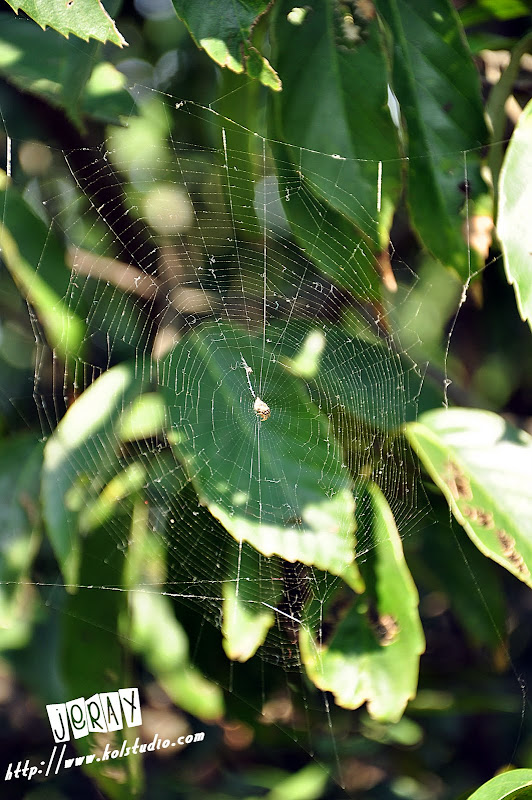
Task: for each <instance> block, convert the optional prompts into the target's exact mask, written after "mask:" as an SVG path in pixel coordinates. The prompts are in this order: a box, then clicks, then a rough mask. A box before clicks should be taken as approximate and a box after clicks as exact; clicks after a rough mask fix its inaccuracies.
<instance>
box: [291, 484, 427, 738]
mask: <svg viewBox="0 0 532 800" xmlns="http://www.w3.org/2000/svg"><path fill="white" fill-rule="evenodd" d="M357 520H358V523H359V530H360V535H361V536H362V534H363V532H365V533H367V534H368V535H370V536H371V537H372V540H373V546H372V549H370V551H369V553H368V562H367V566H366V569H365V570H364V573H363V574H364V578H365V579H366V585H367V586H368V590H367V592H366V593H364V594H362V595H360V596H358V597H357V598H356V599H354V600H353V601H352V603H351V605H350V606H349V607H348V609H347V611H345V613H344V614H343V615H342V617H341V619H340V621H339V622H338V623H337V626H336V628H335V630H334V632H333V634H332V636H331V639H330V640H329V641H327V642H325V643H324V644H321V643H320V642H317V641H315V640H314V638H313V636H312V633H311V630H309V628H308V627H306V626H304V625H303V626H302V628H301V632H300V646H301V656H302V659H303V663H304V664H305V668H306V670H307V673H308V675H309V677H310V678H311V680H312V681H313V682H314V683H315V684H316V686H318V687H319V688H320V689H322V690H323V691H329V692H332V693H333V695H334V697H335V700H336V703H337V704H338V705H340V706H342V707H344V708H358V707H359V706H360V705H362V703H364V702H367V707H368V711H369V713H370V715H371V716H372V717H373V718H375V719H378V720H381V721H387V722H395V721H397V720H398V719H400V717H401V715H402V713H403V711H404V709H405V707H406V704H407V702H408V700H409V699H411V698H413V697H414V695H415V692H416V686H417V677H418V667H419V656H420V654H421V653H422V652H423V650H424V648H425V641H424V637H423V630H422V628H421V622H420V620H419V614H418V610H417V606H418V595H417V590H416V587H415V584H414V582H413V580H412V577H411V575H410V572H409V570H408V567H407V565H406V562H405V559H404V555H403V548H402V544H401V537H400V535H399V532H398V530H397V527H396V525H395V521H394V518H393V515H392V512H391V510H390V507H389V506H388V503H387V501H386V499H385V498H384V496H383V495H382V493H381V492H380V490H379V489H378V488H377V486H375V485H374V484H372V485H370V486H368V489H367V493H366V494H365V495H362V496H360V497H359V498H358V502H357Z"/></svg>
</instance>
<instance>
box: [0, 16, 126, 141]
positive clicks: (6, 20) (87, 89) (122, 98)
mask: <svg viewBox="0 0 532 800" xmlns="http://www.w3.org/2000/svg"><path fill="white" fill-rule="evenodd" d="M0 19H1V25H0V73H1V74H3V75H4V76H5V78H6V79H7V80H8V81H10V82H11V83H13V84H14V85H15V86H17V87H18V88H19V89H22V91H25V92H31V93H32V94H36V95H38V96H39V97H44V98H45V99H46V100H47V101H48V102H49V103H51V104H52V105H54V106H58V107H59V108H62V109H64V110H65V111H66V113H67V115H68V116H69V118H70V119H71V120H72V122H73V123H74V124H75V125H77V126H78V127H81V124H82V121H81V120H82V116H83V115H84V114H88V115H89V116H92V117H94V118H95V119H99V120H101V121H103V122H115V123H119V122H120V121H121V119H123V118H124V117H128V116H130V115H131V113H132V112H133V111H134V110H135V103H134V101H133V99H132V97H131V95H130V94H129V92H127V90H126V88H125V87H126V78H125V76H124V75H123V74H122V73H121V72H119V71H118V70H117V69H116V67H114V66H113V65H112V64H109V63H107V62H98V63H96V64H94V61H95V57H96V53H97V49H98V47H99V46H98V45H96V43H94V42H90V43H88V44H83V43H81V42H79V41H77V42H75V41H68V40H66V39H64V38H63V37H62V36H60V35H59V34H58V33H55V32H54V31H46V32H45V31H42V30H39V28H37V27H36V26H35V25H34V24H33V23H32V22H30V21H29V20H23V19H20V20H18V19H16V18H14V17H12V16H11V15H7V14H2V15H0Z"/></svg>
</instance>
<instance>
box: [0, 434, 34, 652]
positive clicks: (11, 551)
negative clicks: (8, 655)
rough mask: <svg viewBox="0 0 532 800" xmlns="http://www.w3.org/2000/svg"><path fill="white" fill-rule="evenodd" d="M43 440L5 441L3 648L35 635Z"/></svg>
mask: <svg viewBox="0 0 532 800" xmlns="http://www.w3.org/2000/svg"><path fill="white" fill-rule="evenodd" d="M42 450H43V447H42V443H40V442H38V441H37V439H36V437H35V435H34V434H31V433H30V434H19V435H17V436H15V437H13V438H11V439H3V440H2V441H1V442H0V648H2V647H14V646H17V644H25V643H26V642H27V639H28V638H29V635H30V623H31V620H30V616H31V607H32V604H31V602H30V600H31V598H30V597H29V593H30V589H31V587H28V586H26V585H25V584H26V582H27V581H29V580H30V576H29V571H30V568H31V565H32V563H33V560H34V558H35V556H36V554H37V550H38V547H39V542H40V525H39V508H38V504H37V503H36V500H35V498H36V497H37V496H38V491H39V480H40V469H41V463H42Z"/></svg>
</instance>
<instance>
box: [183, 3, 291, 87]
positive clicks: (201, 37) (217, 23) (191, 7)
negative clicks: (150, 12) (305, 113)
mask: <svg viewBox="0 0 532 800" xmlns="http://www.w3.org/2000/svg"><path fill="white" fill-rule="evenodd" d="M172 2H173V4H174V8H175V10H176V12H177V14H178V15H179V17H180V18H181V19H182V20H183V22H184V23H185V25H186V26H187V28H188V29H189V31H190V35H191V36H192V38H193V39H194V41H195V42H196V44H197V45H198V47H201V48H202V49H203V50H205V52H206V53H207V54H208V55H209V56H210V57H211V58H212V60H213V61H216V63H217V64H219V65H220V66H221V67H227V68H228V69H230V70H232V71H233V72H244V71H245V72H246V73H247V74H248V75H249V77H250V78H256V79H257V80H259V81H260V82H261V83H263V84H264V85H265V86H268V87H269V88H270V89H274V90H275V91H279V90H280V89H281V82H280V80H279V76H278V75H277V73H276V72H275V70H274V69H273V68H272V66H271V65H270V63H269V62H268V61H267V59H266V58H264V56H263V55H261V53H259V51H258V50H257V48H256V47H254V46H253V45H252V44H251V34H252V30H253V28H254V26H255V25H256V24H257V21H258V20H259V18H260V17H261V16H262V14H264V13H265V11H266V10H267V9H268V6H269V3H268V2H267V0H252V2H246V0H232V2H231V3H217V2H213V0H172Z"/></svg>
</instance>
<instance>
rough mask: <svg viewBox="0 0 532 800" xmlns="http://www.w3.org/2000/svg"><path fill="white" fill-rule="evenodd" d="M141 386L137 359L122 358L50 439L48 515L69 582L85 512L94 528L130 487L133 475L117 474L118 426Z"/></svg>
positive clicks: (45, 487)
mask: <svg viewBox="0 0 532 800" xmlns="http://www.w3.org/2000/svg"><path fill="white" fill-rule="evenodd" d="M140 386H141V383H140V380H139V379H138V377H137V374H136V370H135V366H134V365H131V364H120V365H118V366H116V367H113V368H111V369H110V370H108V371H107V372H104V373H103V375H101V377H100V378H98V380H96V381H95V382H94V383H93V384H92V385H91V386H89V388H88V389H86V391H85V392H83V394H82V395H81V396H80V397H79V398H78V399H77V400H76V401H75V402H74V403H73V404H72V406H71V407H70V408H69V409H68V411H67V413H66V414H65V416H64V417H63V419H62V420H61V422H60V423H59V425H58V426H57V428H56V429H55V431H54V432H53V434H52V436H51V437H50V438H49V439H48V441H47V443H46V446H45V449H44V468H43V476H42V489H41V491H42V502H43V515H44V521H45V524H46V526H47V529H48V536H49V538H50V541H51V543H52V546H53V548H54V551H55V554H56V557H57V559H58V561H59V564H60V566H61V570H62V572H63V577H64V579H65V582H66V583H67V584H75V583H77V582H78V578H77V575H78V569H79V559H80V547H81V544H80V528H79V522H80V519H79V515H80V512H81V513H82V515H83V518H84V520H85V529H86V530H89V529H90V528H91V527H92V526H93V525H94V524H97V523H98V522H100V523H101V522H103V521H104V519H106V518H107V517H108V516H109V515H110V513H111V512H112V511H113V510H114V508H115V507H116V504H117V503H118V502H119V501H120V499H121V497H122V496H124V493H127V491H128V487H127V486H125V487H124V483H126V484H127V482H128V480H129V478H128V476H127V475H126V476H125V477H124V476H123V475H122V476H120V475H117V474H116V473H117V472H118V471H119V453H118V451H119V446H120V440H119V439H118V437H117V435H116V430H117V428H118V425H119V420H120V417H121V414H122V410H123V409H124V408H129V407H130V405H131V403H132V402H133V400H134V398H135V397H136V395H137V394H138V393H139V391H140ZM132 466H135V465H132ZM133 478H135V476H133ZM113 480H114V483H112V482H111V483H109V482H110V481H113ZM117 482H118V483H119V484H120V485H117ZM133 482H134V483H135V480H134V481H133ZM135 486H138V482H137V483H135ZM109 487H110V488H109ZM133 488H134V487H133ZM106 502H107V504H106ZM102 506H104V507H103V508H102ZM106 512H107V513H106Z"/></svg>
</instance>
